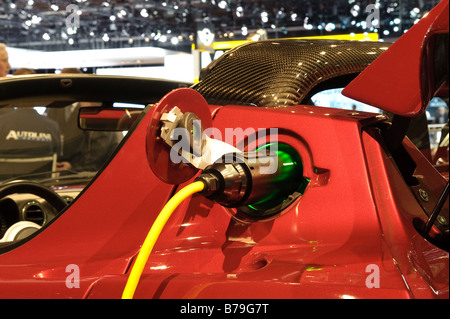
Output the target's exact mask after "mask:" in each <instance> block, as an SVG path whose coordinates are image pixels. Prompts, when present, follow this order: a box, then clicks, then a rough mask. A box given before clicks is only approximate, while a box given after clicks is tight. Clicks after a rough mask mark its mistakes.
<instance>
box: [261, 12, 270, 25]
mask: <svg viewBox="0 0 450 319" xmlns="http://www.w3.org/2000/svg"><path fill="white" fill-rule="evenodd" d="M261 21H262V22H263V23H267V21H269V14H268V13H267V12H265V11H263V12H262V13H261Z"/></svg>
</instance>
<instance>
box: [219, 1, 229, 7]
mask: <svg viewBox="0 0 450 319" xmlns="http://www.w3.org/2000/svg"><path fill="white" fill-rule="evenodd" d="M227 5H228V3H227V2H226V1H225V0H221V1H220V2H219V8H220V9H225V8H226V7H227Z"/></svg>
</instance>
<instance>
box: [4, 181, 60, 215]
mask: <svg viewBox="0 0 450 319" xmlns="http://www.w3.org/2000/svg"><path fill="white" fill-rule="evenodd" d="M16 193H21V194H25V193H27V194H33V195H36V196H39V197H40V198H42V199H44V200H46V201H47V202H48V203H49V204H50V205H52V206H53V207H54V208H55V209H56V210H57V211H58V212H60V211H62V210H63V209H64V208H65V207H66V206H67V202H66V201H65V200H64V198H62V197H61V196H60V195H59V194H58V193H56V192H55V191H53V190H52V189H50V188H47V187H44V186H42V185H40V184H38V183H34V182H24V181H20V182H12V183H8V184H5V185H3V186H0V199H2V198H3V197H6V196H9V195H11V194H16Z"/></svg>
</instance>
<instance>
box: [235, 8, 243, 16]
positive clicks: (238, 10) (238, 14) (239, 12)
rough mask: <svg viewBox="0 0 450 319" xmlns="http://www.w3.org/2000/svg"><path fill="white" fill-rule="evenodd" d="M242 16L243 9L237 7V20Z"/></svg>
mask: <svg viewBox="0 0 450 319" xmlns="http://www.w3.org/2000/svg"><path fill="white" fill-rule="evenodd" d="M243 15H244V8H242V6H238V7H237V8H236V16H237V17H238V18H240V17H242V16H243Z"/></svg>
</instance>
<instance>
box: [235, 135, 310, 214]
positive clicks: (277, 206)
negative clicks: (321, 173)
mask: <svg viewBox="0 0 450 319" xmlns="http://www.w3.org/2000/svg"><path fill="white" fill-rule="evenodd" d="M268 149H273V144H272V143H269V144H265V145H263V146H261V147H259V148H257V149H256V150H255V151H261V150H268ZM276 149H277V150H276V153H277V155H278V160H279V161H281V163H280V164H281V165H279V167H280V168H282V169H283V172H282V174H281V175H280V177H279V178H280V179H282V180H283V181H285V182H287V183H294V184H295V186H294V188H295V191H294V192H292V193H288V194H286V193H278V192H276V191H274V193H273V194H271V195H269V196H267V197H266V198H264V199H262V200H260V201H259V202H257V203H253V204H252V205H246V206H240V207H239V208H238V212H240V213H243V214H245V215H246V216H249V217H251V218H256V219H262V218H267V217H271V216H273V215H275V214H278V213H279V212H281V211H283V210H284V209H286V208H287V207H288V206H290V205H291V204H292V203H293V202H294V201H295V200H296V199H297V198H298V197H299V196H301V195H303V194H304V192H305V189H306V187H307V185H308V183H309V179H308V178H305V177H303V161H302V158H301V157H300V155H299V154H298V152H297V151H296V150H295V149H294V148H293V147H292V146H290V145H289V144H286V143H277V148H276Z"/></svg>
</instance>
